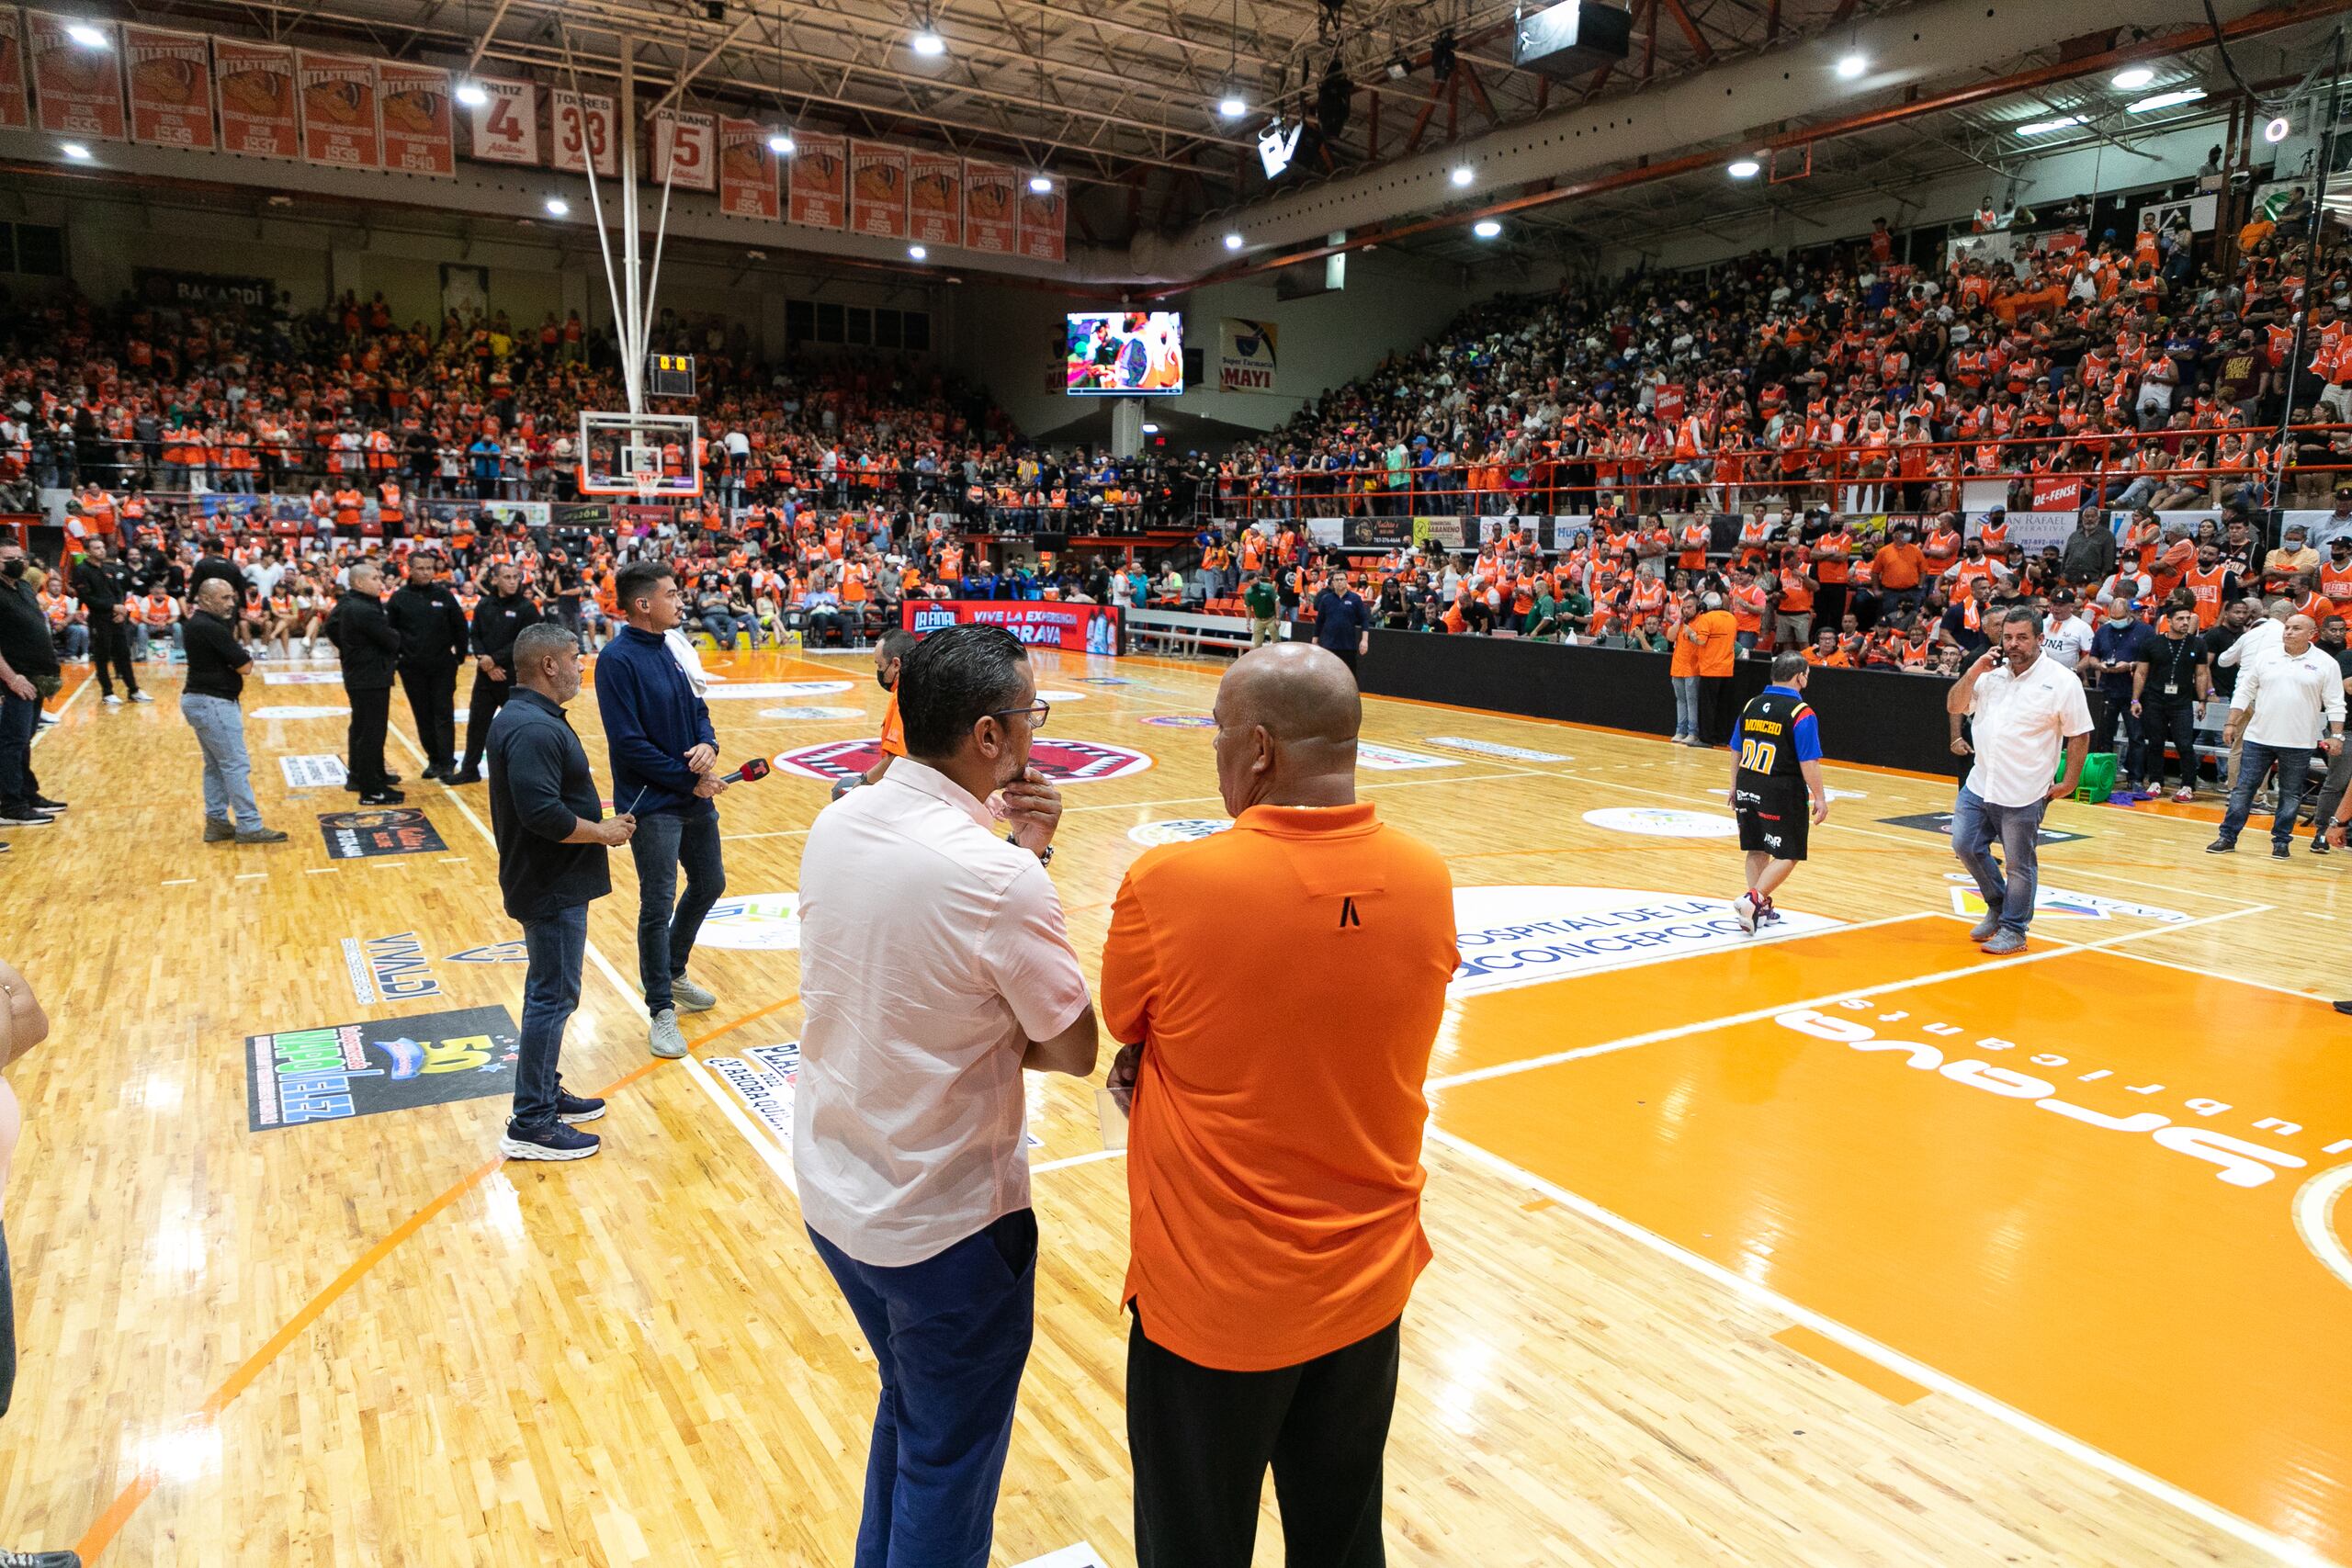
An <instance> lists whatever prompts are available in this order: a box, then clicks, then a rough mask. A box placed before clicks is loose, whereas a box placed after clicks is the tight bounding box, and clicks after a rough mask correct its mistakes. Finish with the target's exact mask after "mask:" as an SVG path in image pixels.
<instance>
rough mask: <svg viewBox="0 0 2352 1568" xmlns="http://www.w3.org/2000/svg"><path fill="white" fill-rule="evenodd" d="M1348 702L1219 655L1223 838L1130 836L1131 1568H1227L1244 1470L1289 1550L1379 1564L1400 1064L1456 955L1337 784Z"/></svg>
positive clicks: (1372, 820) (1425, 873)
mask: <svg viewBox="0 0 2352 1568" xmlns="http://www.w3.org/2000/svg"><path fill="white" fill-rule="evenodd" d="M1362 720H1363V699H1362V698H1361V697H1360V696H1359V695H1358V694H1357V691H1356V683H1355V679H1354V677H1353V676H1352V675H1351V673H1350V672H1349V671H1348V668H1347V666H1346V665H1345V664H1343V663H1342V662H1341V661H1340V660H1339V659H1338V658H1337V657H1335V656H1334V655H1333V654H1331V653H1330V652H1329V651H1328V650H1326V649H1320V648H1314V647H1310V646H1307V645H1306V644H1303V643H1277V644H1273V645H1271V646H1268V647H1265V648H1261V649H1253V650H1252V651H1250V652H1249V653H1246V654H1244V655H1243V656H1242V657H1241V658H1240V659H1239V660H1237V661H1236V662H1235V663H1234V665H1233V667H1232V669H1231V670H1229V671H1227V673H1226V676H1225V680H1224V682H1222V683H1221V684H1220V685H1219V686H1218V688H1217V697H1216V741H1215V745H1216V773H1217V789H1218V792H1219V793H1220V794H1221V795H1223V796H1224V798H1225V805H1226V809H1227V810H1228V811H1230V812H1232V813H1233V814H1234V817H1235V821H1234V824H1233V830H1232V831H1231V832H1228V833H1222V834H1219V835H1217V836H1216V837H1214V838H1210V839H1204V840H1197V841H1194V842H1191V843H1183V844H1171V845H1167V846H1164V847H1162V848H1159V849H1155V850H1151V851H1148V852H1146V853H1145V854H1144V855H1143V856H1142V858H1140V859H1139V860H1137V861H1136V863H1135V864H1134V865H1133V866H1132V867H1131V868H1129V870H1128V872H1127V875H1126V880H1125V883H1123V884H1122V885H1121V886H1120V888H1119V896H1118V900H1117V903H1116V904H1115V906H1114V909H1113V913H1112V919H1111V936H1110V940H1109V942H1108V943H1107V944H1106V945H1105V946H1104V948H1103V989H1102V1007H1103V1024H1104V1026H1105V1027H1106V1028H1107V1029H1108V1030H1109V1031H1110V1032H1111V1033H1112V1034H1113V1035H1114V1037H1115V1038H1117V1039H1119V1040H1121V1041H1123V1042H1125V1043H1126V1045H1125V1050H1123V1051H1122V1052H1121V1053H1120V1054H1119V1060H1118V1063H1117V1064H1116V1065H1115V1066H1114V1069H1113V1074H1112V1077H1113V1086H1114V1092H1124V1091H1129V1090H1131V1092H1132V1099H1131V1121H1130V1124H1129V1131H1128V1143H1127V1154H1128V1159H1127V1195H1128V1201H1129V1205H1130V1207H1131V1210H1132V1214H1133V1224H1132V1227H1131V1230H1132V1243H1131V1246H1132V1250H1131V1254H1130V1257H1129V1261H1128V1266H1127V1278H1126V1285H1125V1303H1126V1305H1127V1306H1128V1307H1129V1308H1130V1310H1131V1311H1132V1312H1133V1314H1134V1322H1133V1324H1132V1325H1131V1329H1130V1332H1129V1336H1128V1340H1127V1439H1128V1446H1129V1449H1130V1450H1131V1452H1132V1453H1133V1455H1134V1460H1135V1470H1136V1550H1137V1556H1138V1560H1139V1562H1140V1563H1141V1568H1247V1565H1248V1564H1249V1562H1250V1553H1251V1550H1252V1546H1253V1543H1254V1541H1255V1539H1256V1535H1257V1528H1258V1496H1259V1491H1260V1488H1261V1485H1262V1483H1263V1482H1264V1478H1265V1472H1266V1467H1267V1465H1268V1464H1269V1463H1271V1464H1272V1466H1273V1472H1274V1483H1275V1486H1276V1489H1277V1491H1278V1493H1279V1495H1280V1497H1281V1502H1282V1517H1283V1536H1284V1538H1285V1540H1286V1543H1287V1549H1288V1556H1289V1561H1291V1562H1294V1563H1314V1564H1317V1565H1319V1568H1376V1565H1377V1564H1379V1563H1381V1562H1383V1561H1384V1560H1385V1559H1384V1555H1383V1548H1382V1543H1381V1529H1380V1504H1381V1485H1382V1462H1383V1453H1384V1450H1385V1448H1386V1446H1387V1437H1388V1422H1389V1415H1390V1412H1391V1410H1392V1409H1393V1407H1394V1405H1395V1404H1396V1397H1397V1356H1398V1345H1399V1332H1400V1328H1401V1325H1402V1321H1403V1315H1404V1311H1405V1303H1406V1301H1407V1299H1408V1297H1409V1296H1410V1295H1411V1293H1412V1288H1413V1281H1414V1280H1415V1278H1416V1277H1417V1276H1418V1275H1419V1273H1420V1271H1421V1269H1422V1268H1423V1267H1424V1266H1425V1265H1426V1264H1427V1263H1428V1262H1429V1259H1430V1248H1429V1243H1428V1242H1427V1241H1426V1240H1425V1239H1424V1238H1423V1236H1422V1235H1421V1224H1420V1198H1421V1184H1422V1180H1423V1173H1422V1170H1421V1164H1420V1156H1421V1126H1422V1123H1423V1122H1424V1121H1425V1120H1426V1119H1427V1115H1428V1105H1427V1103H1426V1101H1425V1100H1424V1099H1423V1096H1422V1093H1421V1083H1422V1080H1423V1078H1424V1077H1427V1075H1428V1070H1429V1060H1430V1045H1431V1043H1432V1042H1433V1041H1434V1040H1435V1039H1436V1036H1437V1028H1438V1022H1439V1020H1440V1018H1441V1017H1442V1014H1443V1012H1444V1010H1445V987H1446V983H1447V981H1448V980H1450V979H1451V978H1452V977H1453V971H1454V965H1455V962H1456V956H1457V954H1456V949H1455V945H1454V931H1453V884H1452V882H1451V880H1450V878H1449V877H1448V876H1447V874H1446V869H1445V863H1444V862H1443V861H1442V860H1441V859H1440V858H1439V857H1438V855H1437V854H1436V852H1434V851H1432V850H1430V848H1429V846H1427V845H1426V844H1423V843H1421V842H1419V840H1415V839H1412V838H1410V837H1408V836H1407V835H1406V834H1404V833H1401V832H1399V831H1397V829H1394V828H1390V827H1387V826H1385V825H1384V824H1383V823H1382V822H1381V821H1380V820H1379V818H1378V817H1377V816H1376V815H1375V814H1374V810H1373V808H1372V807H1371V805H1370V804H1369V803H1366V802H1359V801H1358V800H1357V799H1356V782H1355V772H1356V731H1357V729H1358V727H1359V726H1360V724H1361V723H1362ZM1235 931H1248V932H1250V941H1249V942H1239V943H1237V942H1234V941H1233V933H1234V932H1235Z"/></svg>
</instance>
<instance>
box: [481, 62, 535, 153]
mask: <svg viewBox="0 0 2352 1568" xmlns="http://www.w3.org/2000/svg"><path fill="white" fill-rule="evenodd" d="M474 80H475V82H476V83H477V84H478V85H480V86H481V90H482V92H483V93H484V94H486V95H487V99H486V101H485V102H483V103H481V104H478V105H476V106H475V107H472V108H469V109H468V110H467V111H466V130H467V133H468V135H469V136H470V137H471V139H472V142H473V155H474V156H475V157H477V158H479V159H481V161H482V162H483V163H485V164H533V165H536V164H537V163H538V161H539V90H538V88H537V87H536V86H534V85H531V84H530V83H528V82H505V81H501V80H499V79H498V78H497V77H494V76H477V77H475V78H474Z"/></svg>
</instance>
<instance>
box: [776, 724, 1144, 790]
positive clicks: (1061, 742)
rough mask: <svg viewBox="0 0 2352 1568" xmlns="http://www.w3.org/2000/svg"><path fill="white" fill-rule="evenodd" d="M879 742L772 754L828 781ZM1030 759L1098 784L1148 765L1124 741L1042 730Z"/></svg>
mask: <svg viewBox="0 0 2352 1568" xmlns="http://www.w3.org/2000/svg"><path fill="white" fill-rule="evenodd" d="M880 745H881V743H880V742H879V741H876V740H829V741H827V742H825V743H824V744H823V745H821V746H803V747H800V748H798V749H797V750H791V751H786V752H783V753H781V754H780V755H778V756H777V758H776V760H775V765H776V766H777V767H779V768H785V769H788V770H789V771H791V772H793V773H798V774H800V775H801V776H802V777H803V778H811V779H822V780H824V781H825V782H826V783H828V784H833V783H837V782H839V781H840V780H842V779H846V778H854V777H857V776H859V775H862V774H863V773H865V770H866V769H868V768H870V767H872V766H873V765H874V764H875V763H876V762H877V761H881V758H882V752H881V750H880V749H879V748H880ZM1029 761H1030V765H1031V766H1033V767H1035V769H1036V770H1037V771H1038V772H1039V773H1043V774H1045V775H1046V777H1047V778H1049V779H1051V780H1053V781H1054V782H1055V783H1056V784H1099V783H1101V782H1102V781H1103V780H1104V779H1123V778H1125V777H1126V776H1127V775H1128V774H1129V773H1141V772H1143V771H1144V770H1145V769H1146V768H1148V767H1149V766H1151V759H1150V758H1149V757H1148V756H1146V755H1145V754H1144V753H1143V752H1141V751H1131V750H1127V748H1125V746H1107V745H1104V744H1103V742H1101V741H1099V740H1073V739H1067V738H1058V739H1048V738H1046V737H1045V736H1042V735H1040V736H1038V737H1037V738H1036V739H1034V740H1032V741H1031V742H1030V743H1029Z"/></svg>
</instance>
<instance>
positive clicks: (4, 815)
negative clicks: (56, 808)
mask: <svg viewBox="0 0 2352 1568" xmlns="http://www.w3.org/2000/svg"><path fill="white" fill-rule="evenodd" d="M50 820H51V818H50V816H49V814H48V813H47V812H45V811H41V810H39V809H37V808H36V807H34V806H33V805H32V804H31V803H30V802H29V801H23V800H12V801H9V802H7V803H6V804H5V805H0V828H46V827H48V826H49V824H50Z"/></svg>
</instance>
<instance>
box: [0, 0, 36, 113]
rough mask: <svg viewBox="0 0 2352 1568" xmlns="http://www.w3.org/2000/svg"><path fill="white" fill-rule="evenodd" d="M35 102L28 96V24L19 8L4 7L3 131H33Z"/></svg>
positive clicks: (0, 28) (0, 45) (0, 50)
mask: <svg viewBox="0 0 2352 1568" xmlns="http://www.w3.org/2000/svg"><path fill="white" fill-rule="evenodd" d="M32 128H33V101H32V99H31V98H29V97H28V96H26V95H25V23H24V17H22V15H20V14H19V13H18V12H17V10H16V8H15V7H13V6H8V7H0V130H31V129H32Z"/></svg>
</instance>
